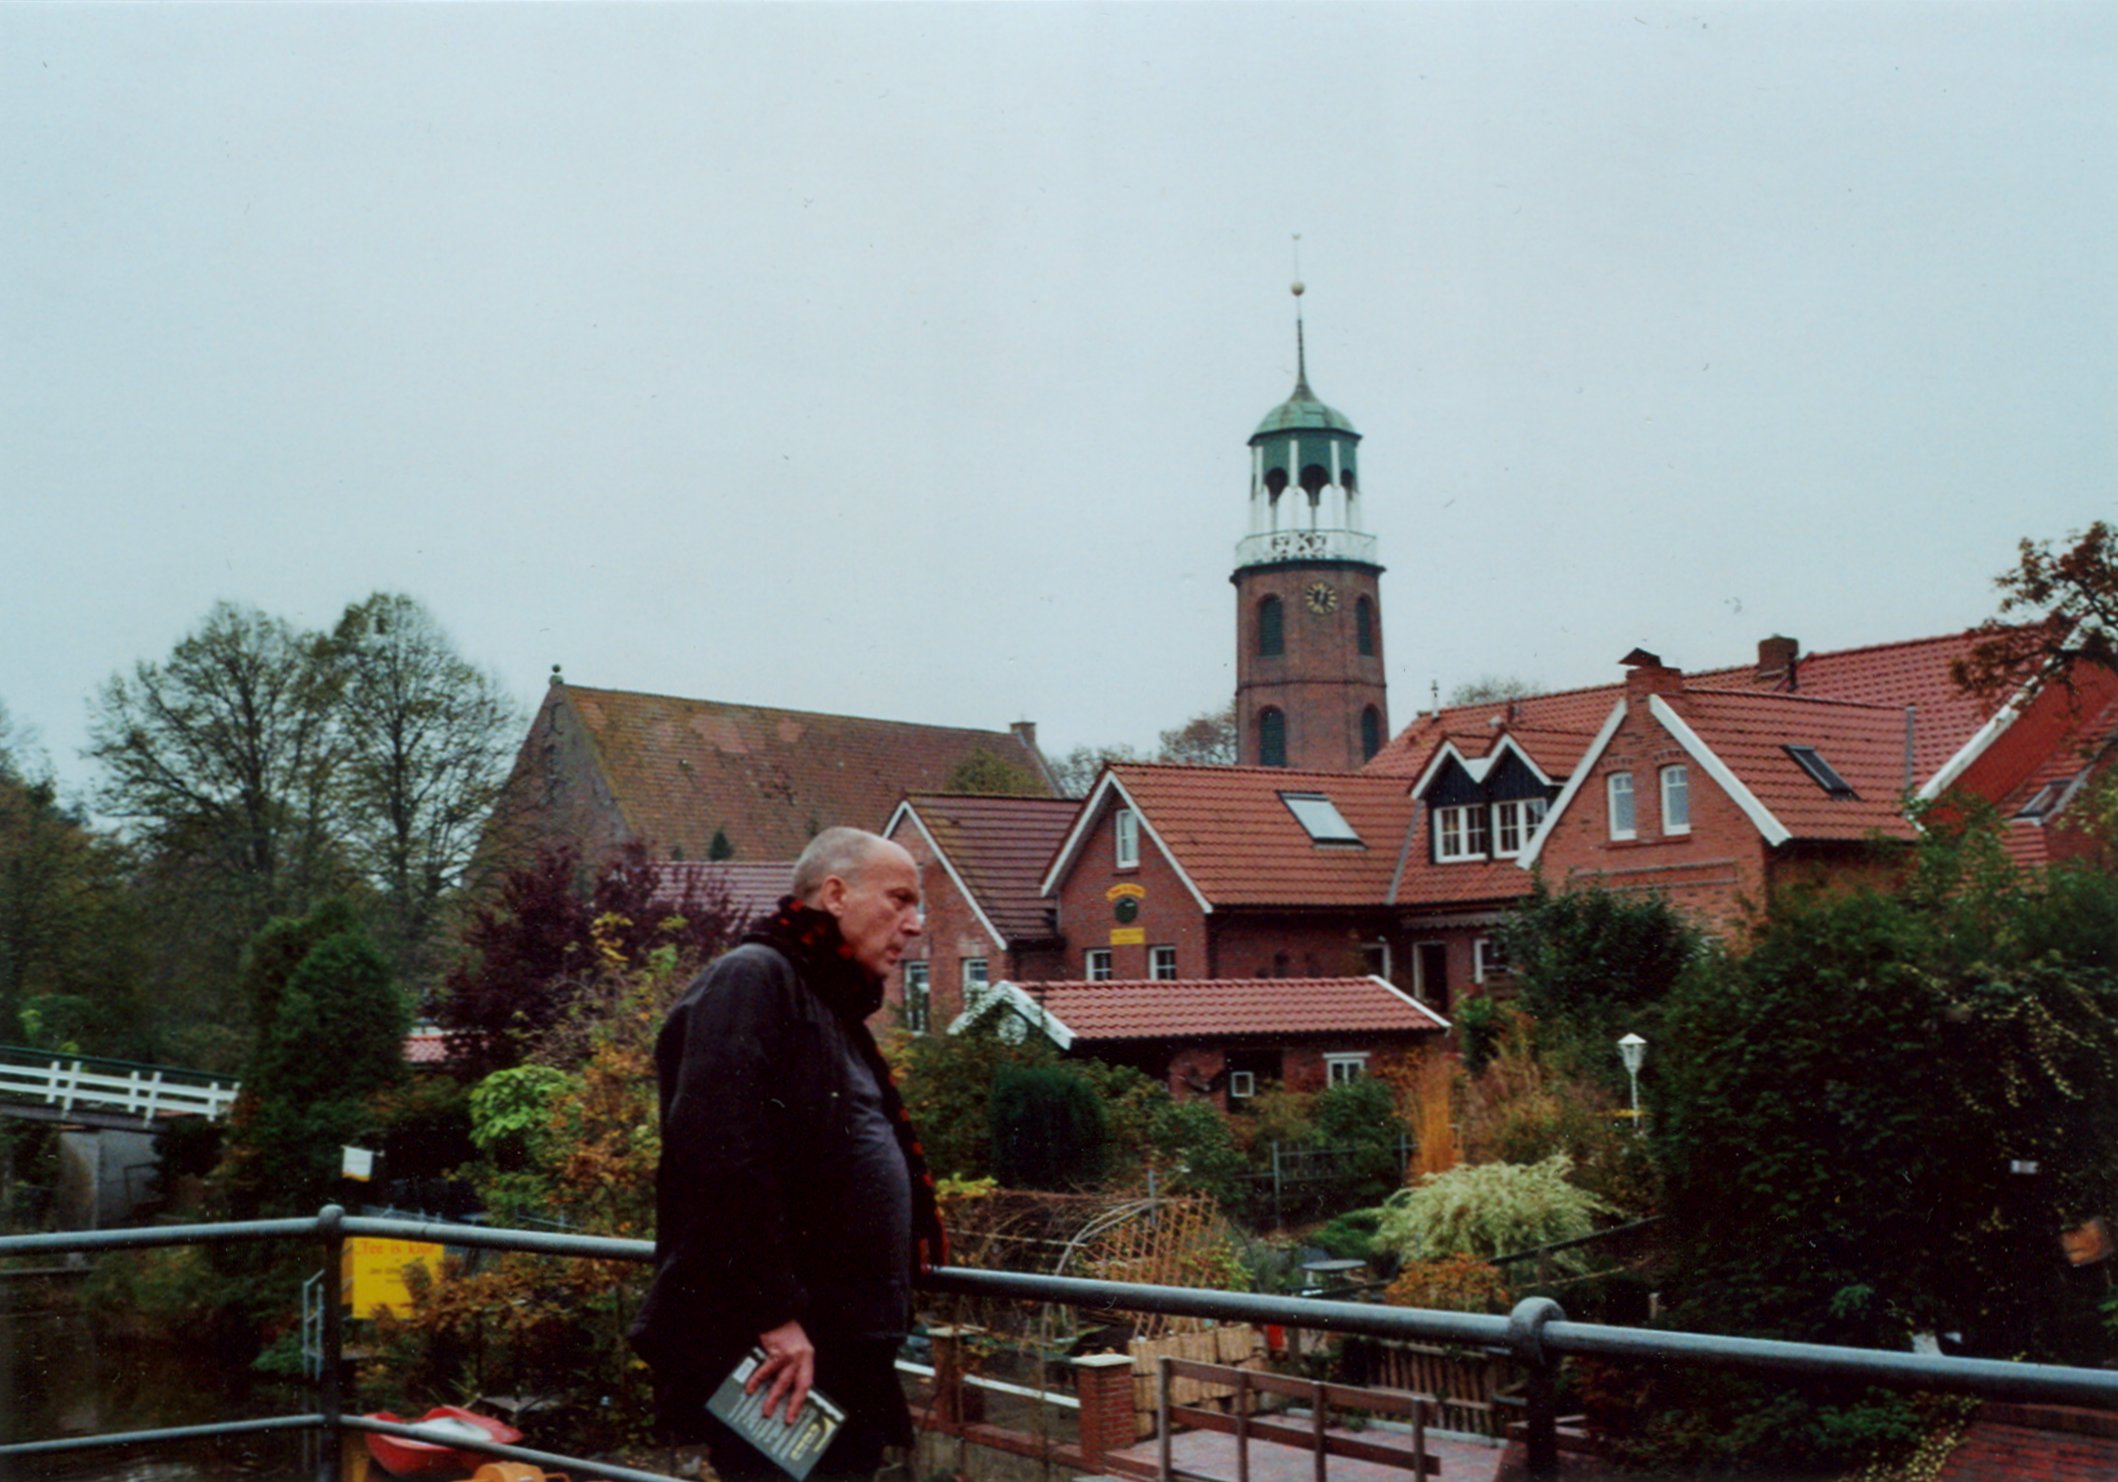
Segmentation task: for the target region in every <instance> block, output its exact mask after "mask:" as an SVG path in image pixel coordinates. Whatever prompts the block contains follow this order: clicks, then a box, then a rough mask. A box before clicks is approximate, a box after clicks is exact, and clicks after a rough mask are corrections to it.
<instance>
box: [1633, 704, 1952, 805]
mask: <svg viewBox="0 0 2118 1482" xmlns="http://www.w3.org/2000/svg"><path fill="white" fill-rule="evenodd" d="M1668 703H1669V704H1670V708H1671V709H1672V710H1674V711H1675V712H1676V713H1677V715H1678V716H1679V717H1680V718H1681V719H1682V720H1683V721H1684V722H1685V723H1686V724H1687V725H1689V726H1690V727H1691V729H1692V731H1693V732H1694V733H1696V734H1697V736H1698V737H1699V739H1700V740H1701V741H1702V742H1704V743H1705V744H1706V746H1707V748H1708V749H1709V750H1710V751H1712V753H1713V754H1714V755H1715V756H1716V757H1718V758H1720V760H1721V761H1722V762H1724V763H1725V764H1726V765H1727V766H1728V768H1729V770H1730V771H1732V772H1734V773H1735V774H1736V776H1737V778H1738V779H1739V780H1741V781H1742V783H1743V784H1744V785H1745V786H1746V787H1748V788H1749V789H1750V791H1751V793H1752V794H1753V795H1755V796H1756V798H1757V800H1758V801H1759V802H1760V803H1761V804H1763V805H1764V807H1765V810H1766V811H1767V812H1769V813H1770V814H1772V816H1773V817H1774V818H1776V819H1778V820H1779V821H1780V822H1781V823H1782V824H1784V825H1785V826H1786V828H1787V830H1788V832H1789V833H1791V834H1792V835H1793V836H1794V837H1795V838H1797V839H1862V838H1866V837H1868V836H1869V835H1871V834H1876V833H1882V834H1887V835H1890V836H1892V837H1895V838H1907V839H1908V838H1911V837H1912V835H1913V828H1912V825H1911V823H1910V821H1909V820H1907V819H1906V817H1905V814H1904V807H1903V801H1902V800H1903V797H1904V793H1905V790H1906V788H1905V715H1904V711H1903V710H1902V709H1899V708H1895V707H1892V706H1887V705H1856V704H1849V703H1846V702H1844V701H1839V700H1820V699H1817V698H1815V697H1813V696H1809V695H1789V694H1736V693H1730V692H1718V693H1717V692H1714V691H1711V690H1698V689H1693V690H1687V691H1685V692H1684V693H1683V694H1681V695H1677V696H1671V697H1668ZM1788 746H1808V747H1813V748H1815V750H1816V753H1817V755H1818V756H1820V757H1821V758H1822V759H1823V760H1824V761H1826V762H1828V763H1829V764H1830V766H1831V769H1832V770H1833V771H1835V772H1837V773H1838V774H1839V776H1840V777H1841V778H1843V779H1845V781H1846V783H1847V785H1848V786H1850V787H1852V789H1853V791H1854V793H1855V796H1853V797H1850V798H1849V797H1844V796H1840V797H1833V796H1832V795H1831V794H1830V793H1828V792H1826V791H1825V790H1824V789H1823V787H1822V786H1820V785H1819V784H1818V783H1817V782H1816V780H1815V779H1814V778H1812V777H1811V776H1810V775H1809V774H1808V773H1807V772H1806V771H1804V770H1803V769H1802V767H1801V765H1800V764H1799V763H1797V762H1796V761H1795V759H1794V758H1793V757H1792V756H1791V755H1789V754H1788V752H1787V747H1788Z"/></svg>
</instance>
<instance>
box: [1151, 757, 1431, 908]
mask: <svg viewBox="0 0 2118 1482" xmlns="http://www.w3.org/2000/svg"><path fill="white" fill-rule="evenodd" d="M1109 775H1110V776H1111V777H1112V778H1113V779H1115V781H1116V783H1117V785H1118V786H1120V787H1122V788H1123V789H1124V790H1125V793H1126V795H1127V796H1128V797H1130V798H1131V799H1132V800H1133V803H1134V805H1135V806H1136V807H1137V808H1138V809H1139V811H1140V814H1141V816H1142V817H1143V818H1144V819H1145V820H1146V823H1147V827H1148V829H1149V830H1150V832H1151V833H1152V834H1153V836H1154V837H1155V838H1157V839H1159V840H1161V841H1162V843H1163V844H1164V845H1165V846H1167V848H1168V850H1169V852H1170V853H1171V854H1172V855H1173V856H1174V857H1175V858H1176V861H1177V864H1178V866H1179V867H1180V868H1181V869H1182V870H1183V871H1184V873H1185V874H1186V875H1187V876H1189V877H1190V879H1191V881H1192V883H1193V884H1194V885H1195V886H1196V887H1197V888H1198V890H1199V892H1200V894H1202V895H1203V896H1205V897H1206V899H1207V900H1208V901H1209V902H1211V903H1212V904H1213V905H1215V906H1237V905H1241V906H1372V905H1374V904H1376V903H1377V902H1378V901H1380V900H1382V898H1383V895H1384V893H1385V892H1386V891H1387V890H1388V889H1389V886H1390V877H1391V876H1392V875H1393V874H1394V873H1395V872H1396V869H1397V856H1398V851H1399V849H1400V848H1401V847H1402V846H1403V843H1404V836H1405V826H1406V825H1407V824H1408V823H1409V822H1410V821H1411V817H1412V800H1411V799H1410V798H1409V797H1407V796H1406V791H1405V783H1404V781H1403V780H1402V779H1399V778H1394V777H1387V776H1383V777H1373V776H1368V775H1366V774H1363V773H1359V772H1297V771H1293V770H1291V769H1289V768H1286V767H1181V766H1163V765H1157V764H1153V763H1147V762H1121V763H1116V764H1113V765H1112V767H1111V768H1110V773H1109ZM1290 792H1291V793H1320V794H1322V795H1323V796H1324V797H1327V798H1329V799H1330V800H1331V801H1332V802H1333V803H1334V804H1336V805H1337V807H1338V811H1339V814H1340V816H1342V817H1343V818H1344V819H1345V820H1346V822H1347V823H1348V824H1349V825H1351V827H1352V829H1353V831H1354V832H1355V833H1356V834H1358V835H1359V836H1360V840H1361V842H1360V843H1359V844H1357V845H1349V844H1319V843H1317V842H1316V841H1315V840H1313V839H1311V838H1310V837H1309V833H1308V831H1307V830H1306V829H1304V828H1303V827H1302V825H1301V823H1300V822H1299V821H1298V820H1297V819H1296V818H1295V816H1294V814H1293V812H1292V811H1290V810H1289V809H1288V807H1287V805H1286V803H1284V802H1283V801H1281V798H1280V794H1281V793H1290ZM1141 847H1142V848H1147V847H1150V846H1149V845H1148V844H1146V843H1144V842H1143V844H1142V846H1141Z"/></svg>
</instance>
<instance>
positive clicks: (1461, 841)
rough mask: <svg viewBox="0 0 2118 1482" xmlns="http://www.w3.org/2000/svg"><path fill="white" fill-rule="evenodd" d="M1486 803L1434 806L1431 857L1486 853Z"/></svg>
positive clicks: (1481, 855)
mask: <svg viewBox="0 0 2118 1482" xmlns="http://www.w3.org/2000/svg"><path fill="white" fill-rule="evenodd" d="M1486 839H1487V833H1486V805H1485V804H1484V803H1472V804H1470V805H1468V806H1466V807H1462V808H1436V809H1435V810H1434V857H1435V858H1436V859H1438V860H1444V861H1446V860H1452V859H1484V858H1485V857H1486Z"/></svg>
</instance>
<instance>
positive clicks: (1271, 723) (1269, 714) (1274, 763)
mask: <svg viewBox="0 0 2118 1482" xmlns="http://www.w3.org/2000/svg"><path fill="white" fill-rule="evenodd" d="M1258 765H1259V766H1261V767H1284V766H1286V765H1287V717H1286V716H1285V715H1283V714H1281V713H1280V711H1279V710H1278V709H1277V708H1275V707H1272V706H1267V707H1266V708H1265V709H1263V710H1260V711H1259V712H1258Z"/></svg>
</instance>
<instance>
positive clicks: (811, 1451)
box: [706, 1348, 846, 1482]
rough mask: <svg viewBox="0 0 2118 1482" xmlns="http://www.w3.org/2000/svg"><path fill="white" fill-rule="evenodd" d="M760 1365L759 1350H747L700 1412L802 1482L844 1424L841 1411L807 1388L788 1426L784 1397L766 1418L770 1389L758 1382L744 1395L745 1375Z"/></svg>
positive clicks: (762, 1354) (747, 1377)
mask: <svg viewBox="0 0 2118 1482" xmlns="http://www.w3.org/2000/svg"><path fill="white" fill-rule="evenodd" d="M764 1362H765V1350H764V1349H762V1348H753V1349H751V1350H750V1352H749V1353H748V1354H747V1355H746V1356H745V1357H744V1359H743V1361H742V1362H741V1363H739V1364H737V1365H736V1366H735V1369H734V1370H733V1372H731V1373H730V1374H729V1376H728V1377H727V1378H726V1379H723V1380H722V1381H721V1387H720V1388H719V1389H717V1390H715V1391H714V1392H713V1398H712V1399H710V1400H708V1401H707V1402H706V1411H707V1413H708V1414H709V1415H712V1416H713V1417H714V1418H715V1419H717V1420H719V1421H720V1422H721V1424H723V1425H725V1426H727V1427H728V1428H729V1429H730V1430H732V1431H734V1432H735V1433H736V1434H737V1435H739V1436H741V1437H742V1438H743V1439H744V1440H746V1441H748V1442H749V1443H750V1444H751V1445H753V1446H755V1447H756V1448H757V1449H758V1450H759V1451H761V1452H763V1453H764V1454H765V1456H766V1457H767V1458H768V1459H770V1461H771V1462H772V1464H773V1465H774V1466H776V1467H778V1468H779V1469H780V1470H781V1471H783V1472H785V1473H786V1474H787V1475H788V1476H790V1477H792V1478H794V1479H795V1482H802V1479H803V1478H804V1477H807V1476H808V1475H809V1472H810V1470H811V1469H812V1468H813V1467H815V1465H816V1464H817V1462H818V1461H819V1460H821V1459H822V1457H823V1454H824V1450H825V1448H827V1447H828V1446H830V1444H831V1438H832V1437H833V1436H835V1435H837V1434H838V1428H839V1427H840V1426H842V1425H844V1424H845V1423H846V1412H845V1411H843V1410H841V1409H839V1408H838V1406H836V1405H834V1404H832V1403H831V1402H830V1401H829V1400H827V1399H825V1398H824V1397H823V1396H822V1395H821V1394H819V1393H817V1392H816V1391H815V1390H813V1389H812V1390H810V1391H809V1398H808V1401H807V1402H806V1403H805V1404H803V1406H802V1408H801V1413H800V1414H798V1415H796V1416H795V1417H794V1424H792V1425H789V1424H787V1421H786V1414H787V1399H786V1397H785V1396H782V1397H781V1399H780V1403H779V1405H778V1406H777V1407H776V1408H775V1409H774V1410H773V1412H772V1413H771V1414H770V1415H767V1414H766V1413H765V1398H766V1396H768V1395H770V1394H771V1393H772V1386H771V1385H769V1384H760V1385H759V1386H758V1387H757V1392H756V1393H755V1394H746V1393H744V1387H745V1386H746V1385H748V1384H749V1383H750V1376H751V1375H753V1374H755V1373H756V1372H757V1371H758V1369H759V1368H760V1367H761V1366H762V1365H763V1364H764Z"/></svg>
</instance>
